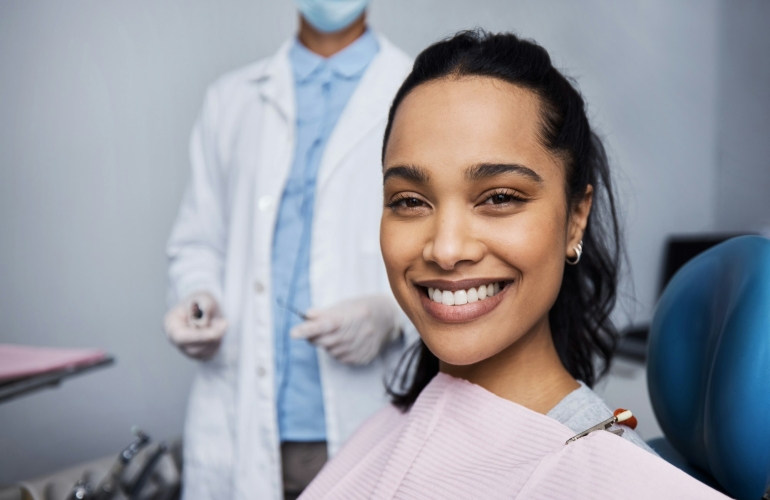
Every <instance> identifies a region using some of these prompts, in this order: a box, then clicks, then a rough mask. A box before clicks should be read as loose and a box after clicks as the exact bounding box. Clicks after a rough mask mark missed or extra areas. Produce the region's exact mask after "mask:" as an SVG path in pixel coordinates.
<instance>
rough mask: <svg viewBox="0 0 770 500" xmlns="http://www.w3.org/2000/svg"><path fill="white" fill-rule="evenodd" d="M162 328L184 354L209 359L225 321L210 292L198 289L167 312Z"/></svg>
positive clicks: (215, 350)
mask: <svg viewBox="0 0 770 500" xmlns="http://www.w3.org/2000/svg"><path fill="white" fill-rule="evenodd" d="M163 329H164V330H165V331H166V336H167V337H168V338H169V340H170V341H171V342H172V343H173V344H174V345H176V346H177V347H178V348H179V350H180V351H182V352H183V353H185V354H186V355H187V356H190V357H191V358H195V359H209V358H211V357H212V356H214V354H216V352H217V350H218V349H219V344H220V343H221V342H222V337H223V336H224V335H225V331H226V330H227V321H226V320H225V318H223V317H222V313H221V311H220V309H219V304H217V301H216V299H214V297H213V296H211V294H209V293H206V292H197V293H193V294H191V295H188V296H187V297H186V298H185V299H183V300H182V301H181V302H179V304H177V305H176V306H175V307H174V308H173V309H171V310H170V311H169V312H167V313H166V317H165V318H163Z"/></svg>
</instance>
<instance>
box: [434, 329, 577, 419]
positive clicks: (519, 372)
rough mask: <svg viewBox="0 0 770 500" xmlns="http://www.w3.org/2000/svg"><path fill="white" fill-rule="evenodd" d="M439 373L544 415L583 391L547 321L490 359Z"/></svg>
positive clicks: (442, 364) (451, 367) (448, 366)
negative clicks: (558, 346) (580, 389)
mask: <svg viewBox="0 0 770 500" xmlns="http://www.w3.org/2000/svg"><path fill="white" fill-rule="evenodd" d="M440 371H442V372H444V373H446V374H448V375H451V376H453V377H457V378H462V379H465V380H467V381H469V382H472V383H474V384H477V385H480V386H481V387H483V388H484V389H486V390H488V391H489V392H491V393H493V394H495V395H497V396H499V397H501V398H503V399H507V400H509V401H513V402H514V403H517V404H520V405H522V406H524V407H526V408H529V409H530V410H533V411H536V412H538V413H542V414H546V413H548V412H549V411H550V410H551V408H553V407H554V406H556V405H557V404H558V403H559V401H561V400H562V399H564V397H565V396H566V395H567V394H569V393H570V392H572V391H574V390H575V389H577V388H578V387H580V385H579V384H578V383H577V382H576V381H575V379H574V378H572V376H571V375H570V374H569V372H568V371H567V370H566V368H564V365H563V364H562V363H561V360H560V359H559V355H558V354H557V352H556V347H555V346H554V344H553V338H552V337H551V329H550V326H549V324H548V319H547V318H546V319H545V321H544V322H542V324H540V325H538V326H536V327H535V328H534V329H532V330H531V331H529V332H528V333H527V334H525V335H524V336H523V337H522V338H520V339H519V340H517V341H516V342H514V343H513V344H512V345H511V346H509V347H508V348H507V349H505V350H503V351H501V352H500V353H498V354H496V355H495V356H493V357H491V358H488V359H485V360H483V361H480V362H478V363H475V364H473V365H467V366H454V365H448V364H446V363H444V362H443V361H442V362H441V367H440Z"/></svg>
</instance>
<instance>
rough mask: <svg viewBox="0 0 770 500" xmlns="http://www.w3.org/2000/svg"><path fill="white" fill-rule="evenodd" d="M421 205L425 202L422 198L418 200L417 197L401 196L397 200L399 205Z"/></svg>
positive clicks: (406, 206) (409, 206) (410, 206)
mask: <svg viewBox="0 0 770 500" xmlns="http://www.w3.org/2000/svg"><path fill="white" fill-rule="evenodd" d="M423 205H425V203H423V202H422V200H418V199H417V198H402V199H400V200H398V206H399V207H405V208H416V207H421V206H423Z"/></svg>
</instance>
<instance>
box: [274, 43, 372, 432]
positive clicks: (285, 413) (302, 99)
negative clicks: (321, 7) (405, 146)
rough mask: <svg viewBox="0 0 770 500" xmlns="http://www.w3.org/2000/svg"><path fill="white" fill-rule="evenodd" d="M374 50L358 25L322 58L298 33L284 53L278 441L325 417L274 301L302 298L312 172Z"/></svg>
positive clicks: (308, 369) (312, 356)
mask: <svg viewBox="0 0 770 500" xmlns="http://www.w3.org/2000/svg"><path fill="white" fill-rule="evenodd" d="M378 51H379V44H378V42H377V39H376V38H375V37H374V35H373V34H372V33H371V32H370V31H366V32H365V33H364V34H363V35H362V36H361V37H360V38H359V39H358V40H356V41H355V42H353V43H352V44H351V45H349V46H348V47H346V48H345V49H344V50H342V51H341V52H338V53H337V54H334V55H333V56H332V57H330V58H328V59H325V58H323V57H321V56H318V55H316V54H314V53H313V52H310V51H309V50H308V49H307V48H305V47H304V46H303V45H302V44H301V43H300V42H299V41H298V40H297V41H296V42H295V43H294V45H293V46H292V48H291V50H290V52H289V59H290V61H291V66H292V71H293V73H294V87H295V92H296V94H295V96H296V102H297V124H296V125H297V134H296V140H297V142H296V149H295V152H294V162H293V163H292V167H291V173H290V174H289V179H288V181H287V183H286V187H285V188H284V191H283V196H282V197H281V206H280V207H279V211H278V219H277V222H276V226H275V237H274V239H273V255H272V283H273V317H274V318H275V374H276V376H275V383H276V394H277V397H278V401H277V402H276V403H277V404H276V406H277V409H278V425H279V431H280V436H281V441H282V442H283V441H305V442H306V441H324V440H326V418H325V415H324V403H323V393H322V391H321V379H320V374H319V371H318V358H317V355H316V348H315V347H314V346H313V345H312V344H310V343H309V342H308V341H306V340H295V339H291V338H290V337H289V331H290V330H291V329H292V327H294V326H295V325H297V324H298V323H300V322H301V321H302V320H301V319H300V318H298V317H297V316H296V315H295V314H294V313H292V312H290V311H288V310H287V309H286V308H285V307H282V306H281V305H279V304H284V305H290V306H291V307H292V308H294V309H297V310H299V311H306V310H307V309H309V308H310V307H311V306H312V303H311V300H310V277H309V272H310V239H311V233H312V230H313V206H314V203H315V189H316V179H317V178H318V167H319V165H320V163H321V157H322V155H323V152H324V149H325V148H326V144H327V142H328V141H329V136H330V135H331V133H332V131H333V130H334V127H335V125H336V124H337V121H338V120H339V117H340V115H341V114H342V110H343V109H344V108H345V105H346V104H347V103H348V101H349V100H350V96H351V95H352V94H353V91H354V90H355V89H356V86H358V83H359V81H360V80H361V76H362V75H363V73H364V70H365V69H366V67H367V66H368V65H369V63H370V62H371V60H372V59H373V58H374V56H375V55H376V54H377V52H378Z"/></svg>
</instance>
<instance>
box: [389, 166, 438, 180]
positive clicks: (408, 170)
mask: <svg viewBox="0 0 770 500" xmlns="http://www.w3.org/2000/svg"><path fill="white" fill-rule="evenodd" d="M391 177H394V178H399V179H404V180H407V181H412V182H416V183H418V184H428V183H429V182H430V176H429V175H428V172H426V171H425V170H424V169H422V168H420V167H416V166H414V165H399V166H397V167H390V168H389V169H387V170H386V171H385V174H384V175H383V176H382V183H383V184H385V183H386V182H387V181H388V179H390V178H391Z"/></svg>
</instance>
